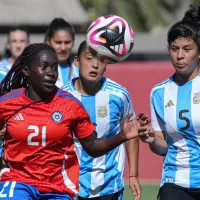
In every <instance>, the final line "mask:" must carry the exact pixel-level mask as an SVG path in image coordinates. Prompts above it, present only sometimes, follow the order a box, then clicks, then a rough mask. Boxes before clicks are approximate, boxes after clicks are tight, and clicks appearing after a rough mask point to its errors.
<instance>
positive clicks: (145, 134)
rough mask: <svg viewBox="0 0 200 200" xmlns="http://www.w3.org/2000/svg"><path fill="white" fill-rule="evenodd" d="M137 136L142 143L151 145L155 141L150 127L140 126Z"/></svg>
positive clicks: (153, 132)
mask: <svg viewBox="0 0 200 200" xmlns="http://www.w3.org/2000/svg"><path fill="white" fill-rule="evenodd" d="M138 134H139V137H140V139H141V140H142V141H143V142H146V143H148V144H151V143H153V142H154V141H155V131H154V130H153V129H152V128H151V127H150V126H140V127H139V128H138Z"/></svg>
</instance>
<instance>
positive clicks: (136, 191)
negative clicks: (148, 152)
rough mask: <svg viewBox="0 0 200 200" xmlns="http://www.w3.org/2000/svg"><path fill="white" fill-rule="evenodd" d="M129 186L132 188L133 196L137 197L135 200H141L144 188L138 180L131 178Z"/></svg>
mask: <svg viewBox="0 0 200 200" xmlns="http://www.w3.org/2000/svg"><path fill="white" fill-rule="evenodd" d="M129 186H130V188H131V191H132V193H133V195H135V199H134V200H140V198H141V195H142V188H141V185H140V182H139V180H138V178H137V177H131V178H129Z"/></svg>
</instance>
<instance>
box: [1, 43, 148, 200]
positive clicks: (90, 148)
mask: <svg viewBox="0 0 200 200" xmlns="http://www.w3.org/2000/svg"><path fill="white" fill-rule="evenodd" d="M57 77H58V57H57V55H56V52H55V50H54V49H53V48H52V47H50V46H49V45H47V44H42V43H39V44H31V45H29V46H28V47H26V48H25V49H24V51H23V52H22V54H21V55H20V56H19V57H18V58H17V60H16V61H15V63H14V64H13V66H12V68H11V69H10V71H9V72H8V73H7V75H6V77H5V78H4V79H3V81H2V83H1V86H0V95H2V94H5V95H3V96H1V97H0V108H1V112H0V127H3V126H4V125H5V124H7V130H6V138H5V146H4V154H3V155H4V161H5V163H6V165H7V167H6V168H3V169H2V170H1V172H0V179H1V182H0V198H3V199H12V200H19V199H20V200H23V199H24V200H27V199H29V200H42V199H51V200H53V199H62V200H64V199H66V200H71V199H72V198H74V196H75V195H76V194H77V193H78V190H79V186H78V177H79V163H78V159H77V156H76V153H75V152H74V143H73V134H75V136H76V138H77V139H79V141H80V143H81V145H82V146H83V148H84V149H85V151H86V152H87V154H88V155H90V156H94V157H98V156H102V155H103V154H105V153H107V152H109V151H111V150H113V149H114V148H116V147H117V146H119V145H121V144H122V143H123V142H126V141H128V140H131V139H133V138H135V137H137V136H138V132H140V125H139V123H136V122H137V120H139V122H141V121H140V120H142V121H144V123H145V124H146V123H148V119H147V118H146V117H145V116H144V115H143V114H142V115H140V116H138V117H137V120H133V121H130V118H131V116H132V114H133V113H131V114H129V115H127V116H126V118H125V120H124V121H123V124H122V125H121V129H120V132H119V133H118V134H117V135H110V137H109V138H107V139H99V138H97V137H96V135H97V133H96V131H95V126H94V125H93V124H92V122H91V121H90V118H89V116H88V114H87V112H86V110H85V109H84V107H83V105H82V104H81V103H80V101H78V100H77V99H76V98H75V97H74V96H73V95H71V94H70V93H68V92H65V91H63V90H61V89H59V88H57V87H56V85H55V83H56V81H57ZM117 128H118V127H117ZM122 164H123V163H122Z"/></svg>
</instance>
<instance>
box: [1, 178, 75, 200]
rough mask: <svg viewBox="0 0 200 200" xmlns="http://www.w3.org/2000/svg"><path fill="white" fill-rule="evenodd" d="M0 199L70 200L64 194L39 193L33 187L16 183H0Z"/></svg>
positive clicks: (70, 199)
mask: <svg viewBox="0 0 200 200" xmlns="http://www.w3.org/2000/svg"><path fill="white" fill-rule="evenodd" d="M0 199H2V200H6V199H9V200H56V199H57V200H72V198H71V197H70V196H69V195H68V194H64V193H40V192H39V191H38V190H37V189H36V188H35V187H33V186H31V185H28V184H25V183H21V182H16V181H7V182H1V183H0Z"/></svg>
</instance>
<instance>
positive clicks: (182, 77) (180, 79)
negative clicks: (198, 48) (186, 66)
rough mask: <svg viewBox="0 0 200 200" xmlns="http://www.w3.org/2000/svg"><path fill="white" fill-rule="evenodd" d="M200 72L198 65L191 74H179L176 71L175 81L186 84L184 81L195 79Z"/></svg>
mask: <svg viewBox="0 0 200 200" xmlns="http://www.w3.org/2000/svg"><path fill="white" fill-rule="evenodd" d="M198 74H199V67H197V68H196V69H195V70H194V71H193V72H192V73H191V74H189V75H188V74H186V75H184V74H179V73H175V76H174V80H175V82H177V83H180V84H184V83H187V82H189V81H191V80H193V79H195V78H196V77H197V76H198Z"/></svg>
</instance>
